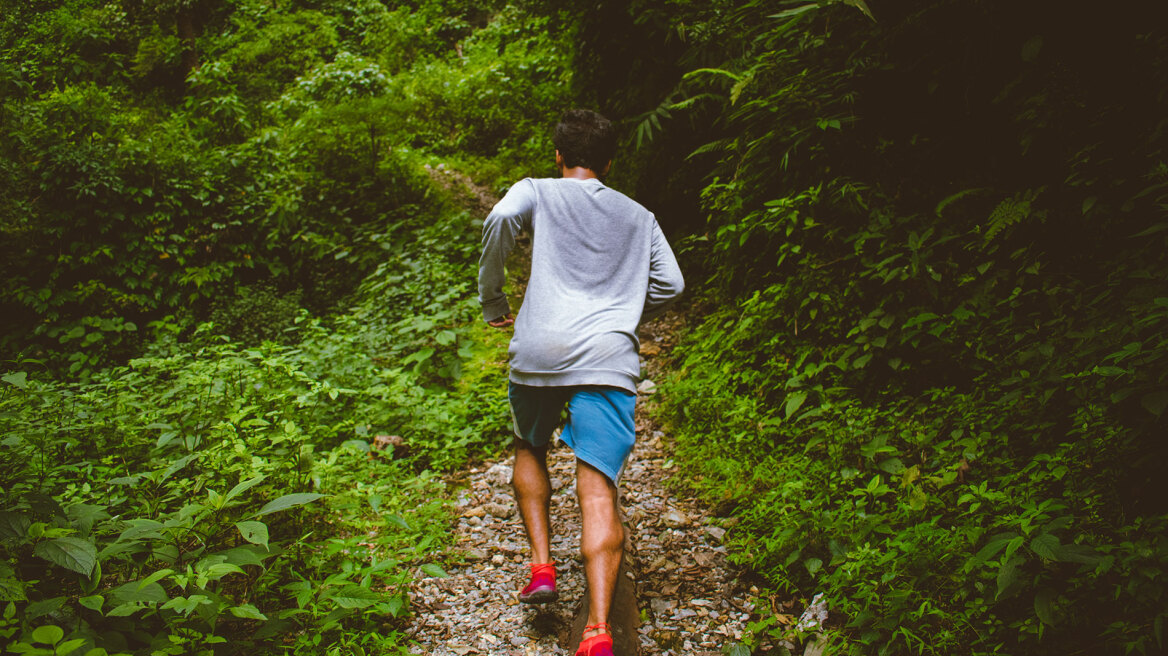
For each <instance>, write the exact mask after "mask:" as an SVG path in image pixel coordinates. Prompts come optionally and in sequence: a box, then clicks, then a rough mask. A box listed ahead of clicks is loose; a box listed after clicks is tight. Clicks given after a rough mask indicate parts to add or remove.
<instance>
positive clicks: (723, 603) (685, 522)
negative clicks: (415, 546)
mask: <svg viewBox="0 0 1168 656" xmlns="http://www.w3.org/2000/svg"><path fill="white" fill-rule="evenodd" d="M669 326H670V322H669V319H668V318H666V319H664V320H662V321H659V322H656V323H651V324H649V325H647V326H646V327H645V328H644V329H643V334H642V337H643V341H644V342H645V346H644V349H643V350H644V352H645V353H646V355H647V360H648V363H647V364H648V366H649V370H650V374H651V375H652V373H653V372H654V370H655V369H656V367H655V366H654V365H655V364H656V363H655V359H654V354H656V353H658V352H664V351H667V349H668V348H669V347H670V345H671V339H672V334H671V332H670V330H669ZM646 401H648V399H646V398H644V396H642V399H641V400H640V403H639V404H638V405H639V407H638V417H637V428H638V437H637V445H636V447H635V448H634V450H633V454H632V456H631V457H630V461H629V464H628V467H627V468H626V471H625V474H624V477H623V478H622V480H621V484H620V491H621V505H622V509H623V511H624V513H625V516H626V518H627V525H628V527H629V529H630V534H631V535H630V538H631V539H630V542H631V546H632V552H631V559H630V560H631V571H630V573H631V574H632V576H633V578H635V580H636V582H637V586H636V587H637V588H638V591H639V594H640V599H639V604H640V607H641V616H642V617H641V619H643V620H644V622H643V623H642V624H641V626H640V629H639V636H638V639H639V642H640V653H641V654H644V655H654V654H660V655H668V654H687V655H690V654H696V655H710V656H712V655H714V654H721V653H722V648H723V646H725V645H726V644H731V643H733V642H734V641H735V640H736V639H737V638H739V637H741V635H742V631H743V630H744V627H745V624H746V622H747V621H748V619H749V617H750V613H751V611H752V610H753V609H752V607H751V606H750V605H749V602H748V601H747V600H746V597H747V594H748V591H747V590H746V589H744V586H743V584H741V583H740V582H739V581H738V580H737V578H736V571H735V570H734V569H733V568H732V567H730V566H728V565H727V563H726V558H725V548H724V547H723V546H722V545H721V539H722V537H723V535H724V530H723V529H722V528H721V527H719V526H717V524H716V522H715V521H713V520H711V518H710V517H709V515H708V513H707V511H705V510H704V509H703V508H701V507H699V506H698V505H696V504H695V503H693V502H691V501H690V500H687V499H680V498H677V497H675V496H673V495H672V493H671V492H670V491H669V490H668V489H667V488H666V487H665V485H664V481H663V478H664V476H665V475H667V474H668V470H667V469H666V468H667V467H670V466H671V462H670V460H669V454H668V436H666V435H665V434H664V433H663V432H662V431H661V430H659V429H658V428H657V427H656V426H655V425H653V424H652V422H651V421H650V420H649V419H648V418H647V417H646V416H645V412H644V409H645V406H646ZM548 460H549V466H550V469H551V476H552V488H553V492H552V530H553V540H552V557H553V558H554V559H555V560H556V562H557V564H558V575H559V587H560V591H561V597H560V600H559V601H558V602H556V603H553V604H549V605H547V606H545V607H543V608H538V607H531V606H526V605H522V604H520V603H519V602H518V598H517V595H518V593H517V591H518V589H519V588H520V587H522V585H523V584H524V583H526V580H525V577H526V573H527V567H526V563H527V562H529V561H528V558H529V555H528V553H527V542H526V538H525V537H524V533H523V524H522V521H521V519H520V518H519V514H518V512H517V510H516V507H515V501H514V498H513V497H512V492H511V487H510V478H511V467H510V462H509V461H501V462H492V463H486V464H484V465H481V466H478V467H476V468H474V469H471V470H469V471H466V472H464V473H463V474H462V475H460V479H459V480H456V481H453V483H454V484H455V485H463V486H465V489H463V490H462V491H461V492H460V493H459V495H458V499H457V505H458V507H459V509H460V510H461V516H460V517H459V518H458V520H457V522H456V524H455V525H454V527H453V529H454V532H455V534H456V536H457V547H456V551H457V552H459V553H461V554H463V555H464V556H465V562H464V564H462V565H461V566H459V567H453V568H450V570H449V572H448V573H449V574H450V576H449V578H445V579H439V578H427V579H421V580H418V581H417V582H416V583H415V584H414V587H413V600H414V605H415V608H416V610H417V613H416V618H417V620H416V621H417V626H416V629H417V631H416V634H415V637H416V639H417V640H418V645H417V646H416V647H415V648H414V649H413V650H412V653H415V654H434V655H435V656H465V655H466V654H492V655H499V656H530V655H537V654H538V655H549V656H550V655H553V654H571V653H572V649H574V648H575V644H574V642H573V641H571V640H570V639H569V637H568V634H569V633H570V629H571V627H570V625H571V622H572V620H573V617H574V616H575V615H576V612H577V610H578V608H579V606H580V604H581V602H582V598H583V594H584V584H585V582H584V573H583V567H582V561H581V559H580V556H579V536H580V515H579V510H578V508H577V505H576V494H575V481H574V472H575V461H574V458H573V456H572V452H571V450H570V449H568V448H567V447H564V446H562V445H557V446H556V447H555V448H553V449H552V451H551V454H550V455H549V458H548ZM626 619H628V618H626ZM618 656H626V655H624V654H618Z"/></svg>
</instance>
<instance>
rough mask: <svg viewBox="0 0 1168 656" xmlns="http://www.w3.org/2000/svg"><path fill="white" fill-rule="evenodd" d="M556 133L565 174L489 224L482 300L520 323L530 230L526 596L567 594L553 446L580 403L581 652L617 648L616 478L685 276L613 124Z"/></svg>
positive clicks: (521, 496)
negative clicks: (507, 288) (518, 257)
mask: <svg viewBox="0 0 1168 656" xmlns="http://www.w3.org/2000/svg"><path fill="white" fill-rule="evenodd" d="M553 141H554V143H555V147H556V167H557V168H558V169H559V171H560V177H559V178H546V179H532V178H527V179H524V180H521V181H520V182H519V183H517V184H516V185H515V186H514V187H512V188H511V190H510V191H508V192H507V195H506V196H504V197H503V199H502V200H500V201H499V203H498V204H497V205H495V207H494V209H493V210H492V211H491V213H490V215H489V216H488V217H487V220H486V223H485V224H484V225H483V254H482V259H481V260H480V261H479V301H480V302H481V303H482V307H483V318H484V319H485V320H487V322H488V323H489V324H490V325H492V326H494V327H497V328H504V327H507V326H510V325H512V319H511V315H510V312H511V308H510V305H509V304H508V302H507V297H506V296H505V295H504V293H503V282H504V272H503V263H504V260H505V259H506V257H507V253H508V252H509V251H510V250H511V248H512V247H513V246H514V245H515V237H516V235H517V234H519V233H520V232H522V231H526V232H527V233H528V234H530V235H531V238H532V252H531V277H530V280H529V282H528V285H527V291H526V293H525V295H524V299H523V305H522V307H521V308H520V311H519V314H518V317H517V318H516V319H515V320H514V326H515V333H514V335H513V336H512V339H511V346H510V349H509V352H510V365H511V366H510V369H511V373H510V383H509V391H508V397H509V399H510V402H511V414H512V419H513V422H514V427H515V435H516V438H515V441H514V445H515V466H514V470H513V477H512V485H513V486H514V489H515V496H516V501H517V503H518V505H519V510H520V514H521V515H522V516H523V523H524V527H525V528H526V531H527V539H528V541H529V543H530V544H531V551H532V564H531V570H532V575H531V580H530V582H529V583H528V585H527V586H526V587H525V588H524V589H523V591H522V592H521V593H520V597H519V598H520V601H522V602H525V603H546V602H549V601H554V600H555V599H556V598H557V593H556V584H555V565H554V563H552V560H551V553H550V551H549V542H550V521H549V517H548V508H549V504H550V500H551V484H550V482H549V480H548V470H547V449H548V442H549V440H550V438H551V436H552V432H553V431H554V430H555V428H556V427H557V426H558V425H559V421H560V416H561V413H562V412H563V410H564V408H565V406H566V407H567V411H568V419H567V422H566V423H565V425H564V429H563V431H562V433H561V435H560V439H561V441H563V442H564V443H566V444H567V445H568V446H569V447H571V448H572V450H573V451H574V452H575V455H576V491H577V496H578V498H579V502H580V512H581V515H582V520H583V535H582V537H581V543H580V551H581V553H582V555H583V557H584V571H585V575H586V577H587V579H588V587H589V599H588V601H589V614H588V623H587V624H588V626H587V628H586V629H585V632H584V640H583V642H581V644H580V648H579V650H578V651H577V652H576V653H577V655H578V656H611V654H612V636H611V633H610V632H609V630H608V624H607V621H608V612H609V607H610V605H611V604H612V595H613V591H614V590H615V589H616V579H617V572H618V570H619V568H620V561H621V557H622V550H623V547H624V529H623V527H622V526H621V522H620V517H619V514H618V509H617V499H618V497H617V488H616V484H617V481H618V480H619V478H620V474H621V471H622V470H623V468H624V464H625V460H626V459H627V457H628V455H629V453H630V452H631V451H632V448H633V440H634V431H635V429H634V424H633V409H634V403H635V400H636V384H637V380H638V378H639V375H640V358H639V356H638V353H637V350H638V344H639V342H638V340H637V335H636V331H637V326H638V325H639V324H640V322H641V321H642V320H644V319H645V318H647V317H648V316H651V315H653V314H656V313H658V312H659V311H661V310H662V309H664V307H665V306H666V305H667V304H669V303H670V302H671V301H673V300H674V299H676V298H677V296H678V295H679V294H681V292H682V289H683V286H684V283H683V281H682V276H681V270H680V269H679V268H678V266H677V260H676V258H675V257H674V255H673V251H672V250H670V248H669V244H668V242H666V240H665V236H664V235H663V234H662V232H661V228H660V227H659V226H658V224H657V221H656V219H655V218H654V216H653V214H652V213H650V212H649V211H648V210H646V209H645V208H644V207H642V206H641V205H640V204H638V203H637V202H635V201H633V200H632V199H630V198H629V197H627V196H625V195H624V194H622V193H620V192H618V191H615V190H613V189H610V188H608V187H606V186H605V185H604V184H603V183H602V182H601V181H600V178H601V177H602V176H604V175H606V174H607V173H608V169H609V167H610V166H611V165H612V157H613V154H614V152H615V150H616V135H615V132H614V130H613V127H612V124H611V123H610V122H609V121H608V120H607V119H605V118H604V117H603V116H600V115H599V114H597V113H595V112H591V111H587V110H571V111H568V112H567V113H565V114H564V116H563V119H562V120H561V122H560V123H559V124H558V125H557V126H556V129H555V136H554V139H553Z"/></svg>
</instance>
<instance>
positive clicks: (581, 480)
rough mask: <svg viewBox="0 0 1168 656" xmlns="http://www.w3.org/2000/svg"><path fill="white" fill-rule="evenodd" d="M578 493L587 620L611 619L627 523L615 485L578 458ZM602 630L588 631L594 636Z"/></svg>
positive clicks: (589, 621)
mask: <svg viewBox="0 0 1168 656" xmlns="http://www.w3.org/2000/svg"><path fill="white" fill-rule="evenodd" d="M576 495H577V496H578V497H579V499H580V514H581V515H582V518H581V521H582V523H583V524H584V535H583V537H582V538H581V540H580V552H581V553H582V554H583V555H584V574H585V576H587V577H588V624H589V625H592V624H599V623H601V622H607V621H608V612H609V608H610V607H611V606H612V596H613V593H614V592H615V591H616V579H617V576H618V575H619V572H620V563H621V558H622V557H623V555H624V540H625V533H624V527H623V526H621V522H620V513H619V512H618V509H617V491H616V486H615V485H613V483H612V481H610V480H609V479H608V477H607V476H605V475H604V474H602V473H600V470H598V469H596V468H595V467H593V466H592V465H589V464H588V463H586V462H584V461H583V460H579V459H577V460H576ZM597 633H601V632H600V631H587V632H585V634H584V636H583V637H584V638H591V637H592V636H593V635H596V634H597Z"/></svg>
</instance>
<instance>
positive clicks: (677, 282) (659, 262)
mask: <svg viewBox="0 0 1168 656" xmlns="http://www.w3.org/2000/svg"><path fill="white" fill-rule="evenodd" d="M684 290H685V280H683V279H682V277H681V268H680V267H679V266H678V265H677V258H676V257H674V255H673V249H671V248H670V247H669V242H668V241H666V240H665V234H664V233H662V232H661V226H660V225H658V223H657V221H656V220H654V221H653V238H652V245H651V246H650V252H649V291H648V292H647V293H646V295H645V309H644V311H643V312H642V313H641V321H645V320H647V319H651V318H653V317H655V316H657V315H658V314H661V312H663V311H664V310H665V308H667V307H669V305H670V304H671V303H672V302H673V301H675V300H677V297H679V296H681V292H683V291H684Z"/></svg>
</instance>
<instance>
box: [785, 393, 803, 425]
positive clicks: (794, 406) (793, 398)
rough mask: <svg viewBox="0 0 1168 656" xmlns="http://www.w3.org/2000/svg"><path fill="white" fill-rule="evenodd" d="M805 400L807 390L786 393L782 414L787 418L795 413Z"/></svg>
mask: <svg viewBox="0 0 1168 656" xmlns="http://www.w3.org/2000/svg"><path fill="white" fill-rule="evenodd" d="M806 400H807V392H795V393H793V394H788V395H787V405H786V407H785V408H784V409H783V416H785V417H786V418H787V419H790V418H791V415H793V414H795V413H796V412H797V411H798V410H799V408H801V407H803V402H804V401H806Z"/></svg>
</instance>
